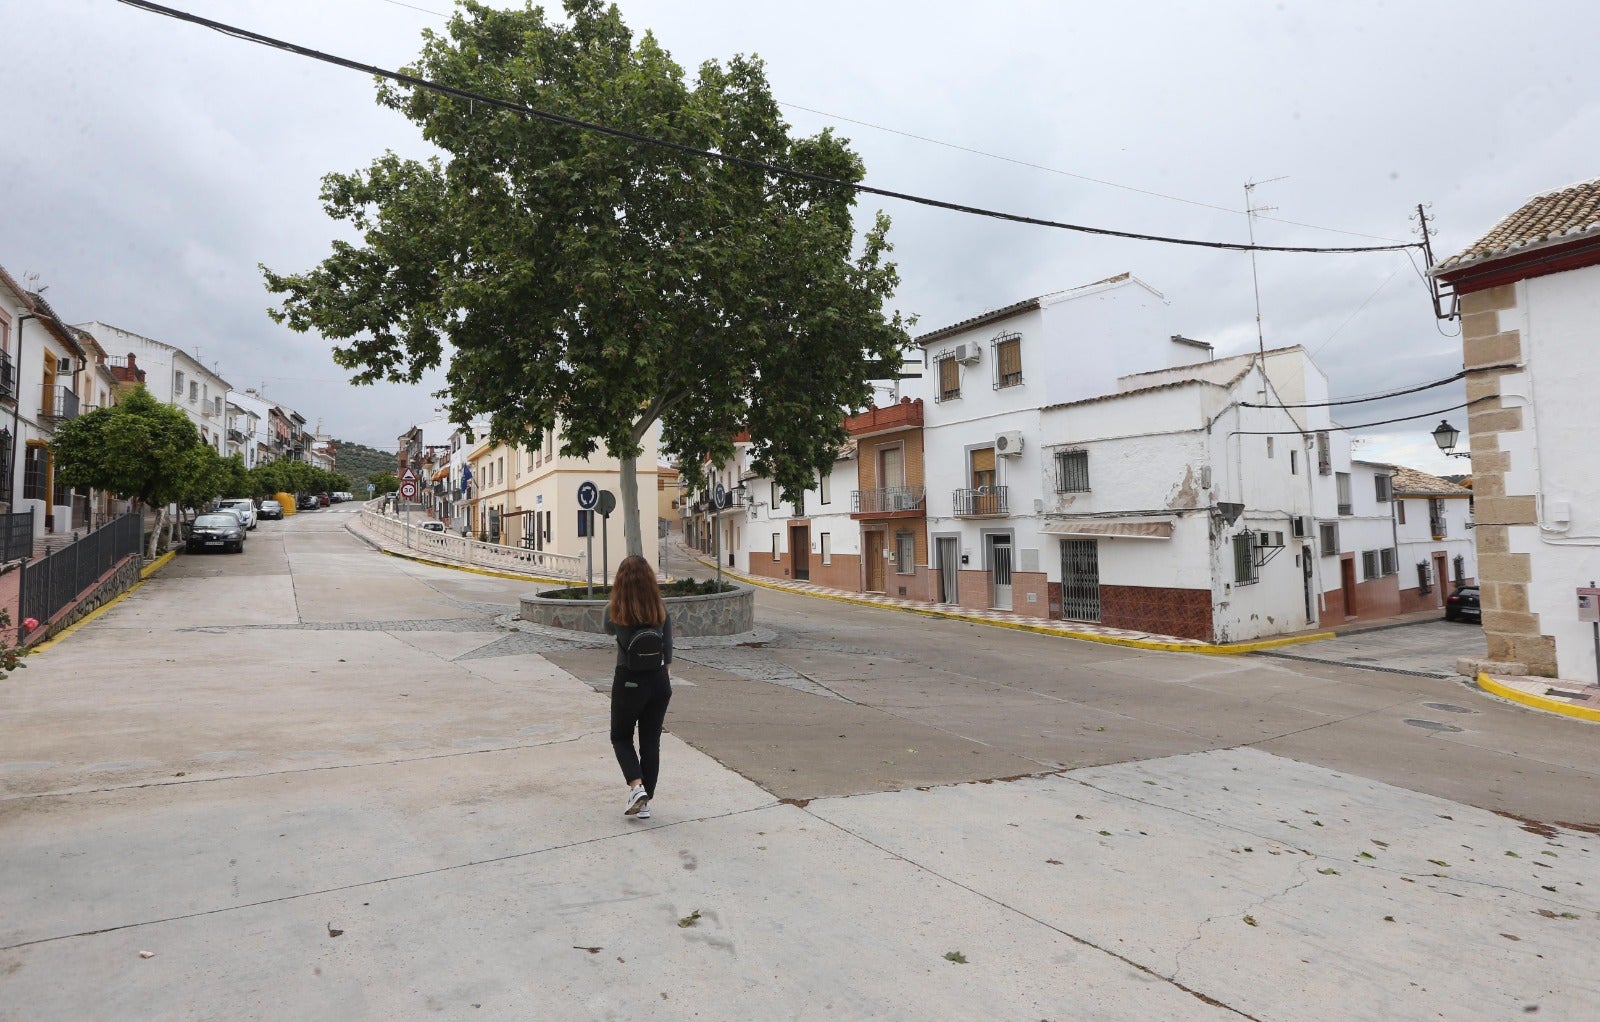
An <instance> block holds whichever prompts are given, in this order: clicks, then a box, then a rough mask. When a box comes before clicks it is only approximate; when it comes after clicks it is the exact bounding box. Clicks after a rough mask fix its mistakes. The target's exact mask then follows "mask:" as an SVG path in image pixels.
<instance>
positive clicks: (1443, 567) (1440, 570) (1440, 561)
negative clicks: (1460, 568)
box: [1433, 553, 1450, 607]
mask: <svg viewBox="0 0 1600 1022" xmlns="http://www.w3.org/2000/svg"><path fill="white" fill-rule="evenodd" d="M1448 571H1449V562H1448V561H1447V560H1446V559H1445V555H1444V554H1442V553H1435V554H1434V555H1433V591H1434V594H1435V599H1436V601H1437V602H1435V603H1434V606H1435V607H1443V606H1444V598H1445V594H1446V593H1448V592H1449V591H1450V575H1449V574H1448Z"/></svg>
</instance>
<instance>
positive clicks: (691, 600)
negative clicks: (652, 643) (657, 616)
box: [517, 582, 756, 638]
mask: <svg viewBox="0 0 1600 1022" xmlns="http://www.w3.org/2000/svg"><path fill="white" fill-rule="evenodd" d="M726 584H728V585H731V586H732V587H733V590H732V591H731V592H726V593H712V594H710V595H707V596H665V597H662V600H663V602H665V603H666V605H667V613H668V614H669V615H670V616H671V617H672V634H673V637H674V638H693V637H695V636H705V635H739V634H742V633H744V632H748V631H751V630H753V629H754V628H755V626H756V591H755V589H754V588H753V587H751V586H747V585H742V584H740V583H738V582H728V583H726ZM566 591H568V590H559V589H558V590H548V589H547V590H545V591H544V592H541V593H535V594H534V595H532V596H524V597H523V598H522V611H521V613H519V614H518V615H517V616H518V617H520V618H521V619H522V620H524V621H529V622H532V623H533V624H537V625H544V626H545V627H547V628H566V629H568V630H570V631H575V632H593V633H595V634H599V635H604V634H605V620H606V601H605V600H569V599H564V598H559V597H551V596H546V595H545V594H546V593H549V592H566Z"/></svg>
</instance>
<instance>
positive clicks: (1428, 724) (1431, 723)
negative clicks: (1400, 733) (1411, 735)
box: [1406, 717, 1461, 731]
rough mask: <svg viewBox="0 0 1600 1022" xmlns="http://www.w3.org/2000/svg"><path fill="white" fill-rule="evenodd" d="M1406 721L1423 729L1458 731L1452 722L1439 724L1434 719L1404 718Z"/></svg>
mask: <svg viewBox="0 0 1600 1022" xmlns="http://www.w3.org/2000/svg"><path fill="white" fill-rule="evenodd" d="M1406 723H1407V724H1410V725H1411V726H1412V727H1420V728H1421V729H1422V730H1424V731H1460V730H1461V729H1460V728H1458V727H1456V726H1455V725H1454V724H1441V723H1439V722H1438V721H1436V720H1413V719H1411V718H1409V717H1408V718H1406Z"/></svg>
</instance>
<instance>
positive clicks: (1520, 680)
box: [1477, 672, 1600, 723]
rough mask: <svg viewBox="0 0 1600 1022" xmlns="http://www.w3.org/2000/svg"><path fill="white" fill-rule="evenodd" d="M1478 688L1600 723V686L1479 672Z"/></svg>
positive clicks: (1549, 711) (1551, 711)
mask: <svg viewBox="0 0 1600 1022" xmlns="http://www.w3.org/2000/svg"><path fill="white" fill-rule="evenodd" d="M1477 682H1478V687H1479V688H1481V689H1483V690H1484V691H1485V692H1488V693H1489V694H1491V695H1497V696H1499V697H1500V698H1502V699H1509V700H1511V701H1512V702H1514V703H1520V704H1521V705H1523V706H1528V707H1532V708H1533V709H1535V710H1544V711H1546V712H1548V713H1559V714H1561V715H1562V716H1564V717H1577V718H1578V719H1579V720H1592V721H1595V722H1596V723H1600V686H1596V685H1590V684H1585V683H1584V682H1581V681H1562V680H1561V679H1559V678H1534V677H1528V676H1526V675H1515V676H1513V675H1495V674H1487V673H1484V672H1479V674H1478V678H1477Z"/></svg>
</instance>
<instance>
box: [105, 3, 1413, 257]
mask: <svg viewBox="0 0 1600 1022" xmlns="http://www.w3.org/2000/svg"><path fill="white" fill-rule="evenodd" d="M117 2H118V3H121V4H124V5H126V6H128V7H133V8H136V9H138V10H142V11H146V12H148V13H151V14H160V15H163V16H165V17H168V18H173V19H176V20H178V21H186V22H189V23H190V24H193V25H199V26H201V27H202V28H209V29H211V30H212V31H214V32H220V33H222V34H223V35H227V36H232V37H233V38H235V39H240V40H243V41H245V42H251V43H256V44H258V45H261V46H268V47H271V48H273V49H278V50H283V51H284V52H286V53H292V54H295V55H296V56H301V57H306V58H309V59H311V60H318V61H321V62H323V63H325V64H332V65H334V66H336V67H343V68H347V69H349V70H351V71H359V72H361V73H362V74H368V75H372V76H374V77H377V78H387V79H389V80H390V81H393V82H396V83H398V84H401V85H404V86H407V87H409V88H412V89H422V90H427V91H429V92H436V93H438V94H440V95H444V96H452V97H455V98H456V99H463V100H467V101H470V102H474V103H483V104H484V105H485V106H489V107H496V108H499V109H502V110H509V111H511V112H513V113H517V114H520V115H522V116H524V117H531V118H535V119H538V120H542V121H547V122H549V123H551V124H560V125H563V126H565V127H570V128H577V129H579V130H582V131H591V132H595V133H597V134H602V135H608V136H610V137H612V138H620V139H624V140H626V141H629V142H634V143H638V144H640V145H649V146H655V147H657V148H660V149H667V150H671V151H673V152H680V153H684V154H686V155H689V156H697V157H700V158H702V159H706V160H716V161H718V162H721V163H724V164H728V165H732V166H739V167H746V168H749V169H751V170H759V171H762V172H764V173H768V174H772V175H775V176H778V177H785V178H791V179H794V180H799V181H808V182H810V183H812V184H819V185H826V186H832V187H836V188H848V189H850V190H852V191H854V192H856V193H858V194H863V195H876V196H880V197H882V198H887V199H898V200H900V201H902V202H910V203H914V204H916V205H920V206H930V207H933V208H935V209H947V210H950V211H952V212H956V213H967V214H970V215H972V216H982V217H988V218H990V219H993V220H1002V221H1007V222H1010V223H1018V224H1027V225H1029V226H1033V227H1049V228H1054V229H1056V230H1063V231H1073V232H1076V233H1079V234H1094V235H1100V236H1103V237H1111V238H1127V239H1129V240H1132V241H1150V242H1157V243H1160V244H1166V245H1187V246H1190V247H1194V248H1211V249H1222V250H1225V251H1231V252H1305V253H1315V254H1343V253H1362V252H1400V251H1404V250H1406V249H1412V248H1420V247H1421V246H1422V243H1421V242H1406V243H1403V244H1393V245H1360V246H1347V247H1336V248H1324V247H1317V246H1302V245H1256V244H1244V243H1239V242H1230V241H1205V240H1201V239H1198V238H1174V237H1168V236H1165V235H1159V234H1140V233H1137V232H1134V231H1119V230H1114V229H1112V228H1108V227H1090V226H1086V225H1084V224H1069V223H1064V222H1061V221H1058V220H1046V219H1043V218H1041V217H1031V216H1024V215H1022V214H1019V213H1006V212H1003V211H1000V210H993V209H986V208H984V207H981V206H969V205H967V204H965V203H959V202H949V201H946V200H943V199H934V198H929V197H927V196H921V195H914V194H912V193H909V192H899V191H893V190H891V189H887V188H875V187H873V186H871V185H867V184H861V183H859V182H853V181H844V180H840V179H839V178H833V177H828V176H826V175H823V174H813V173H810V172H809V171H803V170H795V169H794V168H792V167H782V166H779V165H777V164H773V163H767V162H765V161H763V160H752V159H748V158H746V157H742V156H732V155H729V154H727V153H718V152H713V151H711V150H708V149H700V148H698V147H695V146H691V145H685V144H684V143H681V142H673V141H670V140H667V139H663V138H656V137H653V136H650V135H641V134H639V133H638V132H633V131H627V130H625V129H622V128H613V127H611V126H609V125H604V124H596V123H594V122H592V121H584V120H580V119H579V118H576V117H569V116H567V115H565V114H558V113H555V112H553V111H549V110H540V109H538V108H536V107H531V106H527V105H525V104H522V103H514V102H511V101H510V100H505V99H500V98H498V97H495V96H488V95H484V94H482V93H477V92H472V91H470V90H467V89H458V88H456V87H455V86H451V85H445V84H442V83H440V82H434V81H430V80H428V79H426V78H418V77H416V76H415V75H408V74H403V73H401V72H399V71H392V70H389V69H387V68H382V67H378V66H377V65H374V64H363V63H361V62H360V61H357V60H351V59H350V58H348V57H340V56H337V55H335V54H331V53H324V52H322V51H320V50H313V49H311V48H310V47H306V46H300V45H298V44H296V43H291V42H287V41H285V40H282V39H277V38H274V37H272V36H268V35H262V34H261V33H259V32H252V31H250V30H248V29H243V28H239V27H237V26H234V25H229V24H226V23H224V22H220V21H213V20H211V19H210V18H203V17H200V16H199V15H197V14H190V13H189V12H187V11H180V10H177V9H175V8H172V7H166V6H164V5H162V4H157V3H151V2H149V0H117Z"/></svg>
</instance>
